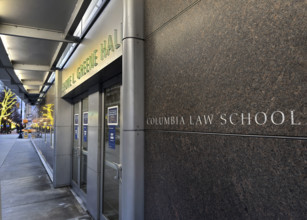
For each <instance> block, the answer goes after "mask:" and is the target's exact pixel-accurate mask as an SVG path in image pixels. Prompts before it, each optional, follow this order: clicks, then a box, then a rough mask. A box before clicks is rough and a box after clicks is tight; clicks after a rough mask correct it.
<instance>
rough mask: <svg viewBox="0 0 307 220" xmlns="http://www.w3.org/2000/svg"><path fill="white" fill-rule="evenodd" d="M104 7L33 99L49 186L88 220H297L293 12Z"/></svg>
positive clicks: (282, 6) (301, 162)
mask: <svg viewBox="0 0 307 220" xmlns="http://www.w3.org/2000/svg"><path fill="white" fill-rule="evenodd" d="M106 2H107V3H106V5H105V7H104V9H103V11H102V12H101V14H100V15H99V16H98V17H97V19H96V21H95V22H94V24H93V25H92V27H91V28H90V29H89V31H88V32H87V34H86V36H85V38H84V40H83V41H82V43H81V44H80V45H79V46H78V48H77V49H76V50H75V51H74V53H73V54H72V56H71V57H70V58H69V60H68V61H67V63H66V64H65V66H64V67H63V68H62V69H58V70H56V72H55V82H54V84H53V85H52V87H51V88H50V89H49V90H48V92H47V94H46V97H45V103H47V104H48V103H50V104H54V137H53V139H54V140H53V141H54V148H53V150H54V154H53V155H54V158H53V168H52V169H51V170H50V175H52V177H53V178H52V179H53V185H54V186H55V187H62V186H70V187H71V188H72V190H73V191H74V192H75V194H76V195H78V197H80V198H81V200H82V203H83V204H84V206H85V207H86V209H87V210H88V212H89V213H90V214H91V216H92V217H93V218H94V219H122V220H141V219H146V220H158V219H165V220H170V219H191V220H192V219H195V220H199V219H305V218H306V211H307V203H306V159H307V154H306V152H307V151H306V150H307V136H306V134H307V128H306V124H307V117H306V112H307V105H306V104H307V96H306V94H307V90H306V87H307V86H306V82H307V81H306V80H307V73H306V59H307V57H306V55H307V54H306V48H307V47H306V46H307V45H306V36H307V28H306V14H307V13H306V12H307V7H306V3H305V1H278V0H277V1H271V0H259V1H235V0H229V1H219V0H218V1H217V0H215V1H211V0H197V1H175V0H168V1H160V0H159V1H156V0H145V1H141V0H131V1H129V0H112V1H106Z"/></svg>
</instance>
